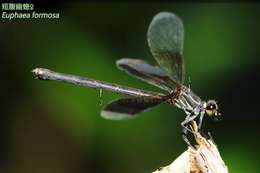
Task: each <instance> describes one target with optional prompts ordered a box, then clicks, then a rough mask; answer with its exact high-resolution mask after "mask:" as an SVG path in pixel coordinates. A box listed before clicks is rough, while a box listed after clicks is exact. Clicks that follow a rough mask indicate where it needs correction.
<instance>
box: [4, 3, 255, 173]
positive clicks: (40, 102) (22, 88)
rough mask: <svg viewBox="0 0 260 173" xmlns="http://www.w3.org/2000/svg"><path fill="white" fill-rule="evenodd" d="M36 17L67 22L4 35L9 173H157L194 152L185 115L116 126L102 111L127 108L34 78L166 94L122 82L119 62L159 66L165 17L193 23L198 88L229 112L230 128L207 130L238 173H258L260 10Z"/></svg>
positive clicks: (66, 10) (121, 10) (218, 125)
mask: <svg viewBox="0 0 260 173" xmlns="http://www.w3.org/2000/svg"><path fill="white" fill-rule="evenodd" d="M35 10H36V11H39V12H59V13H60V19H58V20H57V19H53V20H51V19H31V20H27V19H23V20H21V19H17V20H11V21H8V20H3V19H2V20H1V23H0V32H1V37H0V43H1V48H0V50H1V59H2V61H1V62H2V63H1V64H2V65H1V71H2V73H1V74H2V75H1V95H2V96H1V98H2V99H1V103H2V104H1V105H2V106H1V107H2V108H1V110H2V111H1V121H0V123H1V124H0V128H1V143H0V171H1V172H5V173H18V172H19V173H35V172H37V173H46V172H48V173H69V172H77V173H83V172H106V173H122V172H123V173H130V172H136V173H137V172H138V173H143V172H152V171H154V170H155V169H157V168H159V167H160V166H165V165H167V164H169V163H171V162H172V161H173V160H174V159H175V158H176V157H177V156H178V155H179V154H181V153H182V152H183V151H184V150H185V149H186V148H187V145H186V144H185V143H184V142H183V140H182V138H181V126H180V122H181V121H182V120H183V118H184V113H183V112H182V111H181V110H179V109H177V108H175V107H172V106H170V105H166V104H165V105H160V106H157V107H155V108H154V109H152V110H149V111H147V112H145V113H143V114H142V116H140V117H138V118H135V119H131V120H127V121H109V120H105V119H102V118H101V117H100V110H101V108H102V106H103V105H104V104H105V103H107V102H109V101H111V100H113V99H115V98H118V97H121V96H119V95H117V94H113V93H109V92H104V93H103V95H102V98H100V97H99V92H98V91H97V90H95V89H90V88H82V87H78V86H72V85H69V84H64V83H59V82H53V81H38V80H34V79H33V77H32V74H31V70H32V69H33V68H35V67H45V68H49V69H52V70H56V71H59V72H64V73H71V74H78V75H82V76H87V77H91V78H95V79H99V80H105V81H109V82H114V83H118V84H122V85H127V86H132V87H137V88H143V89H147V90H155V91H158V89H157V88H154V87H152V86H149V85H147V84H145V83H144V82H142V81H139V80H137V79H134V78H132V77H130V76H128V75H126V74H125V73H123V72H120V71H119V70H117V69H116V67H115V61H116V60H117V59H119V58H122V57H132V58H140V59H144V60H147V61H149V62H151V63H155V60H154V59H153V58H152V56H151V54H150V52H149V48H148V46H147V41H146V32H147V28H148V25H149V23H150V21H151V19H152V17H153V16H154V15H155V14H156V13H158V12H160V11H171V12H174V13H176V14H177V15H179V16H180V17H181V18H182V20H183V22H184V27H185V43H184V57H185V64H186V79H188V77H190V79H191V88H192V89H193V91H194V92H195V93H197V94H198V95H199V96H200V97H201V98H203V99H210V98H214V99H216V100H217V101H218V102H219V104H220V107H221V109H222V111H223V114H224V118H223V120H222V121H220V122H211V121H207V120H205V124H206V125H207V127H205V128H207V129H209V130H210V131H211V133H212V134H213V137H214V140H215V142H216V143H217V144H218V147H219V150H220V152H221V155H222V157H223V159H224V161H225V162H226V164H227V166H228V168H229V171H230V173H244V172H248V171H250V172H258V171H259V169H260V165H259V162H260V158H259V151H260V149H259V144H260V141H259V138H258V137H259V132H260V127H259V122H260V118H259V106H260V105H259V98H260V94H259V88H260V75H259V68H260V61H259V55H260V51H259V43H260V39H259V38H260V37H259V31H260V23H259V16H260V4H257V3H256V4H254V3H237V4H236V3H234V4H233V3H177V4H173V3H94V2H92V3H83V2H77V3H69V2H67V3H50V4H48V5H46V4H45V5H39V6H37V4H36V5H35ZM186 81H187V80H186ZM186 84H187V82H186ZM100 101H102V102H103V105H100V104H99V103H100Z"/></svg>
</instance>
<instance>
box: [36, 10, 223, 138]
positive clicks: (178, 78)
mask: <svg viewBox="0 0 260 173" xmlns="http://www.w3.org/2000/svg"><path fill="white" fill-rule="evenodd" d="M147 39H148V45H149V47H150V50H151V53H152V55H153V57H154V58H155V60H156V61H157V63H158V64H159V66H153V65H150V64H148V63H146V62H145V61H143V60H138V59H131V58H123V59H120V60H118V61H117V62H116V65H117V67H118V68H119V69H120V70H123V71H125V72H127V73H128V74H130V75H132V76H134V77H136V78H138V79H141V80H143V81H145V82H147V83H149V84H151V85H155V86H157V87H159V88H161V89H162V90H165V91H167V92H168V94H162V93H158V92H152V91H145V90H140V89H135V88H130V87H125V86H121V85H117V84H112V83H107V82H104V81H98V80H93V79H89V78H83V77H79V76H75V75H69V74H62V73H58V72H54V71H51V70H48V69H43V68H36V69H34V70H33V74H34V76H35V77H36V78H38V79H42V80H57V81H63V82H67V83H72V84H76V85H81V86H86V87H93V88H97V89H100V90H108V91H112V92H116V93H120V94H124V95H127V96H128V97H127V98H122V99H118V100H115V101H112V102H111V103H109V104H108V105H106V106H105V107H104V108H103V110H102V112H101V115H102V116H103V117H104V118H107V119H116V120H119V119H125V118H131V117H135V116H137V115H138V114H140V113H141V112H143V111H144V110H147V109H148V108H151V107H154V106H156V105H158V104H160V103H162V102H165V103H169V104H171V105H175V106H177V107H178V108H180V109H182V110H184V112H185V114H186V118H185V120H184V121H183V122H182V123H181V125H182V126H183V127H184V129H185V133H187V130H189V131H190V129H189V122H191V121H193V120H195V119H196V118H198V122H199V123H198V124H199V125H198V126H199V129H200V128H201V124H202V120H203V117H204V115H208V116H209V117H212V118H216V119H218V118H220V117H221V113H220V111H219V108H218V105H217V103H216V101H214V100H209V101H207V102H206V101H202V100H201V99H200V98H199V97H198V96H197V95H195V94H194V93H193V92H192V91H191V89H190V88H189V87H186V86H184V84H183V82H184V73H185V71H184V60H183V40H184V28H183V23H182V21H181V19H180V18H179V17H178V16H176V15H175V14H173V13H169V12H161V13H159V14H157V15H156V16H154V18H153V20H152V22H151V23H150V26H149V28H148V32H147Z"/></svg>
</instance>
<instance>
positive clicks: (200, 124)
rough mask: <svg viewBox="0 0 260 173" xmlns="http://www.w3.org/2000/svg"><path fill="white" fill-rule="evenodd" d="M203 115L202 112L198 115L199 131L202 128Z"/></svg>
mask: <svg viewBox="0 0 260 173" xmlns="http://www.w3.org/2000/svg"><path fill="white" fill-rule="evenodd" d="M204 114H205V113H204V112H201V113H200V119H199V126H198V127H199V130H200V129H201V126H202V121H203V117H204Z"/></svg>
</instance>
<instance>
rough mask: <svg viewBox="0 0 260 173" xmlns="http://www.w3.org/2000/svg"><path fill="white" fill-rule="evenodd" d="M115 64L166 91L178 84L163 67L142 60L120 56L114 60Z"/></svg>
mask: <svg viewBox="0 0 260 173" xmlns="http://www.w3.org/2000/svg"><path fill="white" fill-rule="evenodd" d="M116 65H117V67H118V68H119V69H120V70H123V71H126V72H127V73H128V74H130V75H132V76H134V77H137V78H138V79H141V80H143V81H145V82H147V83H149V84H152V85H155V86H157V87H159V88H161V89H164V90H167V91H171V90H173V89H174V88H175V87H176V85H178V83H177V82H175V81H173V80H172V79H171V78H170V77H169V76H168V75H167V74H166V72H165V71H164V70H163V69H161V68H159V67H158V66H152V65H150V64H148V63H147V62H145V61H143V60H139V59H131V58H122V59H120V60H118V61H116Z"/></svg>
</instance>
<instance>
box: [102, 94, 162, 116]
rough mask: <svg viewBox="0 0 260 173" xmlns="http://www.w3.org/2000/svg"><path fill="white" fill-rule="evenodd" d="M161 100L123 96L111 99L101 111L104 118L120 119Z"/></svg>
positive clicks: (135, 113) (139, 111)
mask: <svg viewBox="0 0 260 173" xmlns="http://www.w3.org/2000/svg"><path fill="white" fill-rule="evenodd" d="M162 101H163V100H160V99H154V98H149V97H135V98H124V99H118V100H115V101H112V102H111V103H109V104H108V105H106V106H105V107H104V109H103V110H102V111H101V116H102V117H103V118H105V119H112V120H121V119H128V118H132V117H135V116H136V115H137V114H139V113H141V112H143V111H144V110H147V109H148V108H151V107H154V106H156V105H158V104H159V103H161V102H162Z"/></svg>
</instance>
